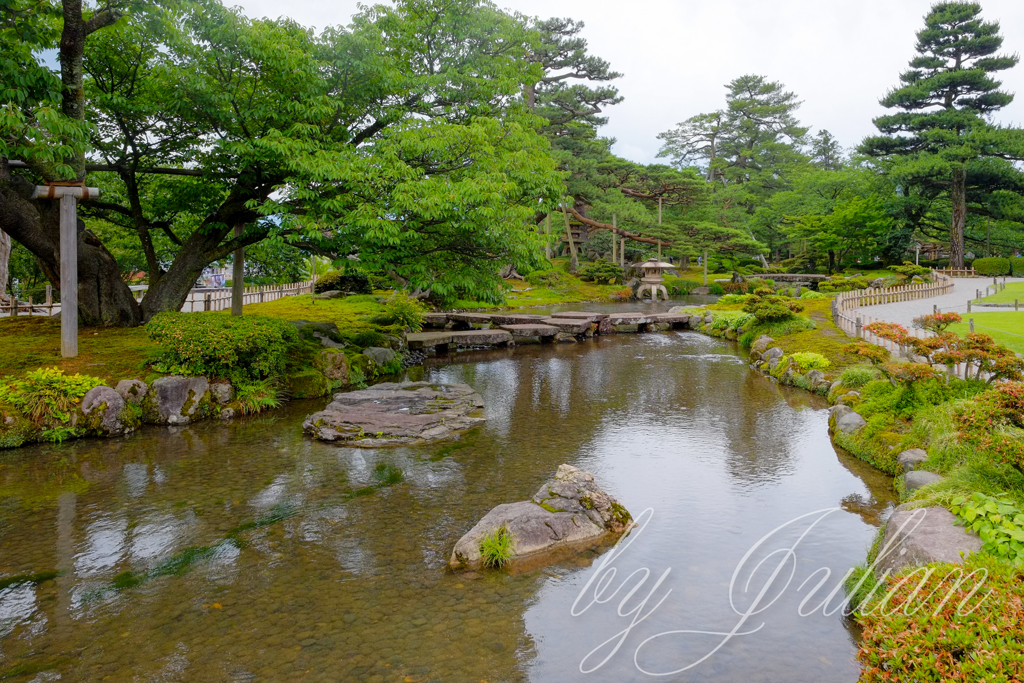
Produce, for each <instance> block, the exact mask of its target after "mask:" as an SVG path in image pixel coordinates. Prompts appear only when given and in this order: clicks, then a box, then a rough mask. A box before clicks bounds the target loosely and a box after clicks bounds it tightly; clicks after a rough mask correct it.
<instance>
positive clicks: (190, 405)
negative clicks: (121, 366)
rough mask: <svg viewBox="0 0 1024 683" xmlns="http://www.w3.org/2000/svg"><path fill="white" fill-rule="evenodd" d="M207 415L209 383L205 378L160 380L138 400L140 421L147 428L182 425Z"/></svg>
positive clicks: (173, 377)
mask: <svg viewBox="0 0 1024 683" xmlns="http://www.w3.org/2000/svg"><path fill="white" fill-rule="evenodd" d="M209 412H210V383H209V382H208V381H207V379H206V378H205V377H180V376H178V375H169V376H167V377H161V378H159V379H157V380H155V381H154V382H153V383H152V384H151V385H150V386H149V391H148V392H146V395H145V396H144V397H143V399H142V420H143V422H146V423H148V424H160V425H183V424H188V423H189V422H191V421H192V420H196V419H201V418H203V417H206V415H207V414H208V413H209Z"/></svg>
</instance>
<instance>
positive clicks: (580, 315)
mask: <svg viewBox="0 0 1024 683" xmlns="http://www.w3.org/2000/svg"><path fill="white" fill-rule="evenodd" d="M550 317H552V318H570V319H580V320H590V321H592V322H596V321H598V320H604V319H605V318H607V317H608V314H607V313H591V312H589V311H561V312H559V313H552V314H551V316H550Z"/></svg>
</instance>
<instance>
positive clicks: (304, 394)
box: [288, 368, 331, 398]
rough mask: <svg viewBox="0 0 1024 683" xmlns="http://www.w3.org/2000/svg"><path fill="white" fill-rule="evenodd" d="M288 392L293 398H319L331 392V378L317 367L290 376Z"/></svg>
mask: <svg viewBox="0 0 1024 683" xmlns="http://www.w3.org/2000/svg"><path fill="white" fill-rule="evenodd" d="M288 393H289V395H291V397H292V398H317V397H319V396H327V395H328V394H330V393H331V380H329V379H327V376H326V375H324V373H322V372H320V371H319V370H317V369H315V368H310V369H308V370H301V371H299V372H297V373H294V374H292V375H289V376H288Z"/></svg>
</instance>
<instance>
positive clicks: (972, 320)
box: [967, 318, 974, 333]
mask: <svg viewBox="0 0 1024 683" xmlns="http://www.w3.org/2000/svg"><path fill="white" fill-rule="evenodd" d="M967 322H968V324H969V325H970V326H971V332H972V333H973V332H974V318H970V319H969V320H968V321H967Z"/></svg>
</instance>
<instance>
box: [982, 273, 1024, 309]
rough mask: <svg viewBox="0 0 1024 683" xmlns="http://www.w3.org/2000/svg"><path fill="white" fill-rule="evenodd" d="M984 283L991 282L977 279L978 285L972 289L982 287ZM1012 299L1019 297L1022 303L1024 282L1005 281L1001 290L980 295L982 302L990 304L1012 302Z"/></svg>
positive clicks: (1023, 299) (1023, 300) (1023, 302)
mask: <svg viewBox="0 0 1024 683" xmlns="http://www.w3.org/2000/svg"><path fill="white" fill-rule="evenodd" d="M985 284H991V283H990V282H988V280H987V279H983V280H978V286H977V287H975V288H974V289H984V288H985ZM1014 299H1019V300H1020V302H1021V303H1022V304H1024V282H1007V283H1006V289H1004V290H1003V291H1001V292H996V293H995V294H993V295H992V296H983V297H981V300H982V302H988V303H990V304H1012V303H1013V300H1014Z"/></svg>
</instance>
